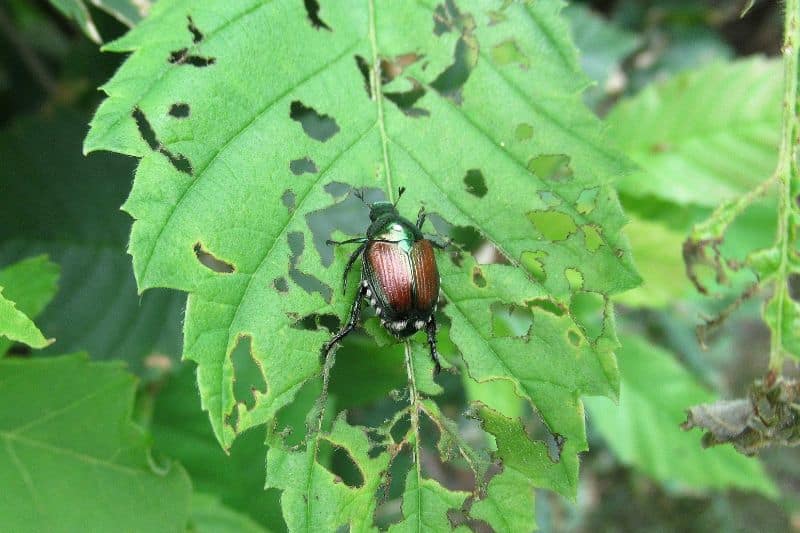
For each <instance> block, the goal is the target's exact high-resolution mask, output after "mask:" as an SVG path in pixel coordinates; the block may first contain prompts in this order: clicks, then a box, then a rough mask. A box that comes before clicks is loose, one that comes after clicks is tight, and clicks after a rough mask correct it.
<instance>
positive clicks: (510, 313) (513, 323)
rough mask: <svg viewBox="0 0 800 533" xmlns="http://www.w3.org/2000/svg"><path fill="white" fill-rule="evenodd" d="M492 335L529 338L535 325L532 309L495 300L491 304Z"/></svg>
mask: <svg viewBox="0 0 800 533" xmlns="http://www.w3.org/2000/svg"><path fill="white" fill-rule="evenodd" d="M491 311H492V336H494V337H516V338H527V337H528V335H529V334H530V331H531V327H532V326H533V313H531V311H530V309H526V308H525V307H521V306H519V305H514V304H502V303H499V302H495V303H493V304H492V305H491Z"/></svg>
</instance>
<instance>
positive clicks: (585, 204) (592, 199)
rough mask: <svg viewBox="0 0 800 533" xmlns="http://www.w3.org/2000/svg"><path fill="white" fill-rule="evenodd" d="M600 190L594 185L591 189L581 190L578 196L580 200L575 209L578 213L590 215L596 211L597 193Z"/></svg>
mask: <svg viewBox="0 0 800 533" xmlns="http://www.w3.org/2000/svg"><path fill="white" fill-rule="evenodd" d="M599 191H600V188H599V187H593V188H591V189H584V190H582V191H581V194H580V195H579V196H578V201H577V202H576V203H575V209H577V211H578V213H580V214H582V215H588V214H589V213H591V212H592V211H594V207H595V205H596V203H597V193H598V192H599Z"/></svg>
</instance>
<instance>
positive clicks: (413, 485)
mask: <svg viewBox="0 0 800 533" xmlns="http://www.w3.org/2000/svg"><path fill="white" fill-rule="evenodd" d="M405 487H406V488H405V492H403V503H402V509H403V520H402V521H401V522H399V523H397V524H392V526H391V527H390V528H389V533H402V532H406V531H451V530H452V526H451V524H450V522H449V521H448V519H447V511H449V510H451V509H460V508H461V505H462V504H463V503H464V501H465V500H466V499H467V496H468V495H469V493H467V492H461V491H453V490H448V489H446V488H444V487H443V486H442V485H441V484H439V482H437V481H436V480H433V479H424V478H422V476H421V474H420V471H419V467H418V465H412V466H411V470H410V471H409V472H408V474H407V475H406V485H405Z"/></svg>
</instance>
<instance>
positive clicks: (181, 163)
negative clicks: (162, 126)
mask: <svg viewBox="0 0 800 533" xmlns="http://www.w3.org/2000/svg"><path fill="white" fill-rule="evenodd" d="M131 116H132V117H133V120H134V121H135V122H136V127H137V129H138V130H139V135H141V136H142V139H144V142H146V143H147V146H149V147H150V149H151V150H153V151H154V152H158V153H160V154H161V155H163V156H164V157H166V158H167V160H169V162H170V164H171V165H172V166H173V167H175V170H177V171H178V172H183V173H184V174H188V175H190V176H191V175H192V164H191V163H190V162H189V160H188V159H187V158H186V156H184V155H183V154H174V153H172V152H171V151H170V150H169V149H168V148H167V147H165V146H164V145H163V144H161V141H159V140H158V138H157V137H156V132H155V130H153V126H151V125H150V121H149V120H147V117H146V116H145V114H144V112H143V111H142V110H141V109H140V108H139V107H138V106H137V107H134V108H133V112H132V113H131Z"/></svg>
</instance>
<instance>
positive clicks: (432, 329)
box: [425, 315, 442, 374]
mask: <svg viewBox="0 0 800 533" xmlns="http://www.w3.org/2000/svg"><path fill="white" fill-rule="evenodd" d="M425 329H426V331H427V332H428V346H430V348H431V359H433V364H434V366H435V371H434V372H435V373H436V374H438V373H439V372H441V371H442V363H440V362H439V352H438V351H437V350H436V329H437V328H436V317H435V316H433V315H431V318H430V319H429V320H428V325H427V326H426V328H425Z"/></svg>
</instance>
